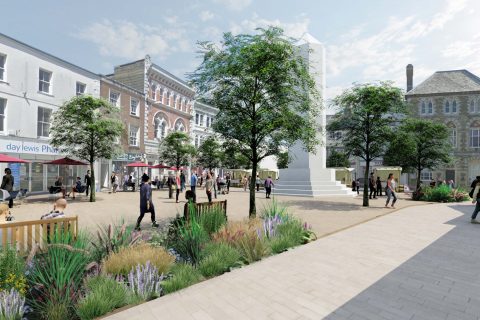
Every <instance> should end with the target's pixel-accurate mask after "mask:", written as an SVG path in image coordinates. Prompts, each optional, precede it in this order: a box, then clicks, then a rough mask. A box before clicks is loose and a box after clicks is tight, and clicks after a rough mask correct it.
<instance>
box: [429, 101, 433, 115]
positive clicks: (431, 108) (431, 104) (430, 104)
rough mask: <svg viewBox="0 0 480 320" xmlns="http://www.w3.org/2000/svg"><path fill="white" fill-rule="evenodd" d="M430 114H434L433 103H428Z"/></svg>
mask: <svg viewBox="0 0 480 320" xmlns="http://www.w3.org/2000/svg"><path fill="white" fill-rule="evenodd" d="M428 113H429V114H432V113H433V103H432V101H430V102H428Z"/></svg>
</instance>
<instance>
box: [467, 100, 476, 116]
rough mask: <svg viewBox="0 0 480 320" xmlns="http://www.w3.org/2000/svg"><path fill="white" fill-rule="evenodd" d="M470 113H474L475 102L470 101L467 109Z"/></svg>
mask: <svg viewBox="0 0 480 320" xmlns="http://www.w3.org/2000/svg"><path fill="white" fill-rule="evenodd" d="M468 111H469V112H470V113H475V101H474V100H472V101H470V108H469V109H468Z"/></svg>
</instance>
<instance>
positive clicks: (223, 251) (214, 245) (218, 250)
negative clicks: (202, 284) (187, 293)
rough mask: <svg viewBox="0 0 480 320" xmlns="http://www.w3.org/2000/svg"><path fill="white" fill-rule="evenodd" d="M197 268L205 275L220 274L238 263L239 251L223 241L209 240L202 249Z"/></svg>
mask: <svg viewBox="0 0 480 320" xmlns="http://www.w3.org/2000/svg"><path fill="white" fill-rule="evenodd" d="M201 255H202V259H201V261H200V263H199V264H198V270H199V271H200V272H201V274H202V275H203V276H205V277H213V276H216V275H219V274H222V273H224V272H226V271H228V270H230V268H231V267H234V266H235V265H237V264H238V262H239V260H240V253H239V252H238V251H237V250H236V249H235V248H233V247H232V246H230V245H228V244H227V243H224V242H211V243H209V244H207V245H206V246H205V248H204V249H203V251H202V254H201Z"/></svg>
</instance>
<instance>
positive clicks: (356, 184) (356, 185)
mask: <svg viewBox="0 0 480 320" xmlns="http://www.w3.org/2000/svg"><path fill="white" fill-rule="evenodd" d="M355 187H356V188H357V195H359V194H360V179H357V181H356V182H355Z"/></svg>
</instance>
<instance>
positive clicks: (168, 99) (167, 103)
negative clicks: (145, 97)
mask: <svg viewBox="0 0 480 320" xmlns="http://www.w3.org/2000/svg"><path fill="white" fill-rule="evenodd" d="M165 104H166V105H167V106H169V105H170V91H167V101H166V103H165Z"/></svg>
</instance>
